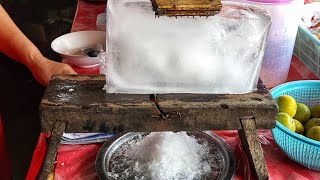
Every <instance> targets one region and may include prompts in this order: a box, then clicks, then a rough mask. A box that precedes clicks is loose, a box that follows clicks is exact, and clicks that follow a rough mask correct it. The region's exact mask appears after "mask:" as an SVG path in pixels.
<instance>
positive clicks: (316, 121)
mask: <svg viewBox="0 0 320 180" xmlns="http://www.w3.org/2000/svg"><path fill="white" fill-rule="evenodd" d="M313 126H320V118H313V119H310V120H309V121H307V123H306V124H305V125H304V131H305V132H308V130H309V129H310V128H312V127H313Z"/></svg>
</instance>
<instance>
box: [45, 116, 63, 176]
mask: <svg viewBox="0 0 320 180" xmlns="http://www.w3.org/2000/svg"><path fill="white" fill-rule="evenodd" d="M66 124H67V123H66V122H64V121H57V122H56V123H55V126H54V129H53V131H52V134H51V138H50V140H49V145H48V149H47V153H46V157H45V160H44V164H43V166H42V170H41V172H40V176H39V179H40V180H47V179H48V176H49V174H50V173H51V171H52V169H53V166H54V161H55V159H56V155H57V150H58V146H59V144H60V141H61V138H62V135H63V132H64V131H65V129H66Z"/></svg>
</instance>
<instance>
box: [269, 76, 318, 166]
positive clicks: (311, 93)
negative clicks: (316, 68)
mask: <svg viewBox="0 0 320 180" xmlns="http://www.w3.org/2000/svg"><path fill="white" fill-rule="evenodd" d="M270 92H271V95H272V97H273V98H274V99H275V98H277V97H278V96H280V95H284V94H287V95H290V96H292V97H294V98H295V99H296V101H297V102H300V103H304V104H306V105H307V106H309V107H311V106H312V105H314V104H318V103H320V80H301V81H293V82H288V83H284V84H281V85H279V86H276V87H274V88H273V89H271V91H270ZM271 132H272V136H273V138H274V140H275V142H276V143H277V144H278V146H279V147H280V148H281V149H282V150H283V151H284V152H285V153H286V154H287V155H288V157H289V158H290V159H292V160H294V161H295V162H297V163H299V164H301V165H303V166H305V167H307V168H309V169H314V170H317V171H320V142H319V141H315V140H313V139H310V138H307V137H305V136H303V135H300V134H297V133H294V132H292V131H290V130H289V129H287V128H286V127H284V126H283V125H282V124H280V123H278V122H276V127H275V128H273V129H271Z"/></svg>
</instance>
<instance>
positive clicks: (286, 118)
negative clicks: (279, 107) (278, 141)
mask: <svg viewBox="0 0 320 180" xmlns="http://www.w3.org/2000/svg"><path fill="white" fill-rule="evenodd" d="M277 120H278V121H279V123H281V124H282V125H283V126H285V127H286V128H288V129H290V130H291V131H293V132H295V131H296V124H295V122H294V120H293V119H292V117H291V116H290V115H289V114H287V113H284V112H280V113H278V116H277Z"/></svg>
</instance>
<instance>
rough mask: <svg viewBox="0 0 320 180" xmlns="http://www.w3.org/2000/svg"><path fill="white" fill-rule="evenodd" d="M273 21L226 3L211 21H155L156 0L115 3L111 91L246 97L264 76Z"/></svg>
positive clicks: (111, 7)
mask: <svg viewBox="0 0 320 180" xmlns="http://www.w3.org/2000/svg"><path fill="white" fill-rule="evenodd" d="M269 25H270V18H269V17H268V16H266V15H265V14H264V13H261V12H260V13H257V10H255V9H254V8H250V7H246V6H244V7H241V8H239V6H237V5H234V4H233V5H230V4H229V5H228V4H223V8H222V10H221V12H220V14H219V15H216V16H210V17H207V18H206V17H194V18H192V17H178V18H177V19H176V18H169V17H159V18H155V16H154V12H153V11H152V6H151V3H150V0H139V1H132V0H110V1H108V7H107V44H108V68H107V69H106V70H105V73H106V74H107V77H108V79H107V86H106V88H107V91H108V92H112V93H113V92H122V93H144V94H146V93H183V92H187V93H246V92H251V91H252V90H253V89H254V88H255V86H256V83H257V78H258V76H259V71H260V66H261V61H262V56H263V50H264V43H263V42H264V41H265V38H266V34H267V32H268V30H269Z"/></svg>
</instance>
